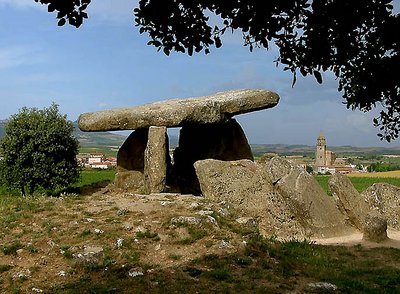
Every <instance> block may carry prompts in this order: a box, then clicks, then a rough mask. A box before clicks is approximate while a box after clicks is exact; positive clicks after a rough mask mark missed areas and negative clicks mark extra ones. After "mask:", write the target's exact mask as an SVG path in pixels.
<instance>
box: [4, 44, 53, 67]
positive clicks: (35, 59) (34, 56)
mask: <svg viewBox="0 0 400 294" xmlns="http://www.w3.org/2000/svg"><path fill="white" fill-rule="evenodd" d="M44 59H45V57H44V56H43V55H41V54H40V53H38V50H37V49H36V48H32V47H31V46H29V47H28V46H27V47H24V46H15V47H8V48H0V70H4V69H8V68H13V67H17V66H24V65H33V64H38V63H41V62H43V61H44Z"/></svg>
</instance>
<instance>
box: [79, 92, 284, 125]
mask: <svg viewBox="0 0 400 294" xmlns="http://www.w3.org/2000/svg"><path fill="white" fill-rule="evenodd" d="M278 102H279V96H278V94H276V93H274V92H271V91H268V90H233V91H226V92H220V93H217V94H214V95H210V96H203V97H195V98H186V99H171V100H165V101H160V102H156V103H150V104H145V105H141V106H135V107H130V108H114V109H109V110H103V111H97V112H89V113H84V114H82V115H81V116H80V117H79V128H80V129H81V130H82V131H93V132H95V131H114V130H135V129H139V128H149V127H150V126H160V127H162V126H165V127H181V126H185V125H193V124H210V123H218V122H223V121H225V120H227V119H230V118H231V117H233V116H234V115H236V114H242V113H247V112H252V111H256V110H262V109H267V108H272V107H274V106H276V105H277V104H278Z"/></svg>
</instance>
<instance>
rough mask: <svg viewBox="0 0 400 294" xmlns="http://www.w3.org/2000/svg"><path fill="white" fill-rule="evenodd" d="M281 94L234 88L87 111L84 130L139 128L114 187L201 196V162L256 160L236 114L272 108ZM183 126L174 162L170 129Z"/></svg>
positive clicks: (124, 151)
mask: <svg viewBox="0 0 400 294" xmlns="http://www.w3.org/2000/svg"><path fill="white" fill-rule="evenodd" d="M278 102H279V96H278V95H277V94H276V93H274V92H271V91H268V90H234V91H226V92H220V93H216V94H214V95H210V96H204V97H195V98H186V99H171V100H165V101H161V102H156V103H151V104H145V105H141V106H135V107H130V108H115V109H109V110H104V111H97V112H90V113H84V114H82V115H81V116H80V117H79V128H80V129H81V130H82V131H88V132H96V131H115V130H134V131H133V132H132V133H131V134H130V135H129V137H128V138H127V139H126V141H125V142H124V143H123V145H122V146H121V148H120V149H119V151H118V155H117V174H116V179H115V185H116V187H118V188H122V189H125V190H133V191H136V192H139V193H146V194H148V193H160V192H180V193H183V194H187V193H190V194H194V195H200V194H201V191H200V184H199V181H198V179H197V176H196V172H195V169H194V166H193V165H194V163H195V162H196V161H198V160H204V159H216V160H223V161H234V160H241V159H249V160H253V155H252V152H251V149H250V146H249V144H248V141H247V138H246V136H245V134H244V132H243V129H242V128H241V126H240V125H239V124H238V122H237V121H236V120H235V119H234V118H233V117H234V116H235V115H238V114H243V113H248V112H252V111H257V110H262V109H267V108H272V107H274V106H276V105H277V104H278ZM172 127H181V130H180V136H179V144H178V147H177V148H176V149H175V150H174V152H173V158H172V159H171V157H170V154H169V144H168V135H167V128H172Z"/></svg>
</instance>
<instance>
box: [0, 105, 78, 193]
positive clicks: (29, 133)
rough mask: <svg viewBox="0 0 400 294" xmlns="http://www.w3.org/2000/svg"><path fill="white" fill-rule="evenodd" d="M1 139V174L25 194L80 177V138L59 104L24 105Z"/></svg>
mask: <svg viewBox="0 0 400 294" xmlns="http://www.w3.org/2000/svg"><path fill="white" fill-rule="evenodd" d="M5 130H6V134H5V136H4V137H3V138H2V139H1V141H0V153H1V154H2V156H3V160H1V161H0V173H1V178H2V179H3V181H4V182H5V184H7V186H9V187H14V188H18V189H20V190H21V192H22V194H23V195H26V193H29V194H31V193H33V192H34V191H36V190H38V189H45V190H46V191H48V192H54V191H56V190H58V189H62V188H65V187H67V186H68V185H70V184H71V183H73V182H76V181H77V180H78V179H79V167H78V164H77V161H76V159H75V158H76V155H77V153H78V144H79V143H78V141H77V139H76V138H75V137H73V136H72V132H73V125H72V123H71V122H70V121H68V120H67V117H66V115H61V114H60V113H59V110H58V106H57V105H56V104H54V103H53V104H52V105H51V106H50V107H49V108H44V109H36V108H26V107H24V108H22V109H21V110H20V111H19V112H18V113H17V114H15V115H12V116H11V118H10V120H9V121H8V123H7V124H6V127H5Z"/></svg>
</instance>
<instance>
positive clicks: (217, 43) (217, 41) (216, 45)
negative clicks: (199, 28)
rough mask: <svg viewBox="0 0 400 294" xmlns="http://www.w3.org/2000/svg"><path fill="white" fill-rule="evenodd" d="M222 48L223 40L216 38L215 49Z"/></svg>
mask: <svg viewBox="0 0 400 294" xmlns="http://www.w3.org/2000/svg"><path fill="white" fill-rule="evenodd" d="M221 46H222V43H221V39H220V38H218V37H216V38H215V47H217V48H220V47H221Z"/></svg>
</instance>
